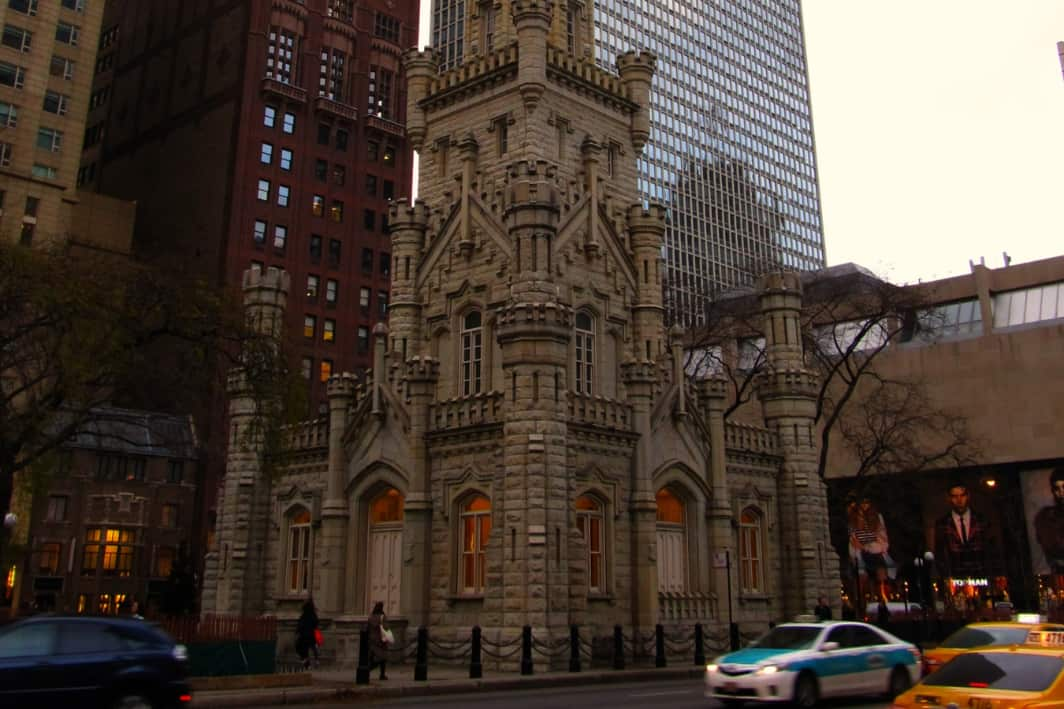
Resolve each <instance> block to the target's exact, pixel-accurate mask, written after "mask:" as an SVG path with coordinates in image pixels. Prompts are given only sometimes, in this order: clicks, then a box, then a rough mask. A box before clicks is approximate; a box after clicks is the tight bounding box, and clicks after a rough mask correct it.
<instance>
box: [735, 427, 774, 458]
mask: <svg viewBox="0 0 1064 709" xmlns="http://www.w3.org/2000/svg"><path fill="white" fill-rule="evenodd" d="M724 444H725V446H726V447H727V448H729V449H731V450H742V451H751V452H754V453H769V454H776V453H778V452H779V446H780V443H779V438H778V437H777V436H776V434H775V433H773V432H772V431H769V430H768V429H765V428H760V427H758V426H751V425H749V424H745V423H732V422H730V421H729V422H728V424H727V425H725V427H724Z"/></svg>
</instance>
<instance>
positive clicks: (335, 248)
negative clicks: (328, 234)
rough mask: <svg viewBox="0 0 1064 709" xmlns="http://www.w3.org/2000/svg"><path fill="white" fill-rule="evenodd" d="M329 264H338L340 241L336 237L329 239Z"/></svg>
mask: <svg viewBox="0 0 1064 709" xmlns="http://www.w3.org/2000/svg"><path fill="white" fill-rule="evenodd" d="M329 265H331V266H339V265H340V242H339V241H338V240H337V239H329Z"/></svg>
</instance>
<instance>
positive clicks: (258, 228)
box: [253, 219, 267, 246]
mask: <svg viewBox="0 0 1064 709" xmlns="http://www.w3.org/2000/svg"><path fill="white" fill-rule="evenodd" d="M266 228H267V225H266V222H264V221H263V220H261V219H256V220H255V232H254V236H253V238H254V240H255V243H256V244H258V245H259V246H262V245H263V244H265V243H266Z"/></svg>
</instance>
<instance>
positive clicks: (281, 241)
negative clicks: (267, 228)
mask: <svg viewBox="0 0 1064 709" xmlns="http://www.w3.org/2000/svg"><path fill="white" fill-rule="evenodd" d="M286 243H288V227H286V226H284V225H282V224H275V225H274V227H273V248H275V249H284V246H285V244H286Z"/></svg>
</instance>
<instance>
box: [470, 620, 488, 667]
mask: <svg viewBox="0 0 1064 709" xmlns="http://www.w3.org/2000/svg"><path fill="white" fill-rule="evenodd" d="M483 676H484V665H483V664H482V663H481V661H480V626H479V625H474V626H473V651H472V652H471V653H470V659H469V679H480V678H481V677H483Z"/></svg>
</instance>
